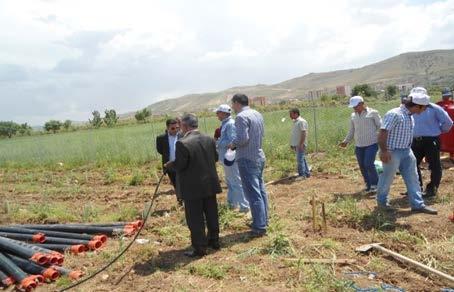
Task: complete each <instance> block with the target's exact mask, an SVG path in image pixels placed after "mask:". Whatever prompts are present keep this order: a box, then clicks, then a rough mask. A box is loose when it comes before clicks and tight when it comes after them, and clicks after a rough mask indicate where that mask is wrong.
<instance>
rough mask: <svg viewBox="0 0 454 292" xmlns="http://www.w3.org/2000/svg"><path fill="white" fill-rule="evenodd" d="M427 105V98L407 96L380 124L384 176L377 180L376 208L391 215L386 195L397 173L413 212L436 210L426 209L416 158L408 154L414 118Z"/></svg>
mask: <svg viewBox="0 0 454 292" xmlns="http://www.w3.org/2000/svg"><path fill="white" fill-rule="evenodd" d="M428 104H429V96H427V95H426V94H424V93H420V92H413V93H410V95H409V96H408V99H407V101H406V103H405V104H402V105H401V106H400V107H398V108H394V109H392V110H390V111H388V112H387V113H386V115H385V116H384V117H383V124H382V126H381V130H380V133H379V134H378V146H379V147H380V159H381V161H382V162H383V173H382V174H381V175H380V178H379V180H378V189H377V204H378V207H379V209H382V210H384V211H393V210H394V209H393V208H392V207H391V205H389V202H388V194H389V190H390V187H391V184H392V182H393V180H394V176H395V174H396V172H397V170H399V171H400V173H401V175H402V178H403V179H404V181H405V185H406V186H407V192H408V198H409V201H410V206H411V211H412V212H422V213H427V214H437V210H435V209H432V208H430V207H427V206H426V205H425V204H424V200H423V198H422V192H421V187H420V186H419V181H418V174H417V171H416V158H415V155H414V154H413V152H412V151H411V148H410V147H411V142H412V139H413V127H414V120H413V117H412V115H413V114H420V113H422V112H423V111H424V110H425V109H426V108H427V105H428Z"/></svg>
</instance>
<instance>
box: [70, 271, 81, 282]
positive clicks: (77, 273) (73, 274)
mask: <svg viewBox="0 0 454 292" xmlns="http://www.w3.org/2000/svg"><path fill="white" fill-rule="evenodd" d="M83 275H84V272H82V271H77V270H74V271H71V272H69V274H68V276H69V278H70V279H72V280H79V279H80V278H82V276H83Z"/></svg>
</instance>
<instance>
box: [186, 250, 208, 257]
mask: <svg viewBox="0 0 454 292" xmlns="http://www.w3.org/2000/svg"><path fill="white" fill-rule="evenodd" d="M184 255H185V256H187V257H188V258H201V257H204V256H206V255H207V253H206V251H202V250H199V249H194V250H188V251H185V252H184Z"/></svg>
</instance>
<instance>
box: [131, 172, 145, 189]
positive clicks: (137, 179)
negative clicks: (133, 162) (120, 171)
mask: <svg viewBox="0 0 454 292" xmlns="http://www.w3.org/2000/svg"><path fill="white" fill-rule="evenodd" d="M143 181H144V177H143V175H142V174H141V173H140V172H135V173H134V174H133V175H132V177H131V179H130V180H129V185H130V186H139V185H141V184H142V183H143Z"/></svg>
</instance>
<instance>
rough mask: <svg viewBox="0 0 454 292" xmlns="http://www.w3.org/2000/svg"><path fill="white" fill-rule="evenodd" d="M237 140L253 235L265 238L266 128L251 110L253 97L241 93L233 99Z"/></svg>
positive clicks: (260, 118) (233, 146) (232, 144)
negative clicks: (264, 177) (264, 174)
mask: <svg viewBox="0 0 454 292" xmlns="http://www.w3.org/2000/svg"><path fill="white" fill-rule="evenodd" d="M232 108H233V110H234V111H235V112H236V113H237V116H236V118H235V126H236V137H235V139H234V140H233V142H232V143H231V144H230V145H229V148H230V149H236V161H237V162H238V169H239V170H240V176H241V182H242V184H243V192H244V195H245V196H246V199H247V200H248V201H249V205H250V208H251V215H252V224H251V226H250V227H251V235H252V236H264V235H266V229H267V227H268V195H267V193H266V190H265V183H264V181H263V169H264V167H265V153H264V152H263V149H262V143H263V137H264V135H265V127H264V121H263V117H262V115H261V114H260V113H259V112H258V111H256V110H253V109H251V108H250V107H249V98H248V97H247V96H246V95H245V94H241V93H237V94H235V95H234V96H233V97H232Z"/></svg>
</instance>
